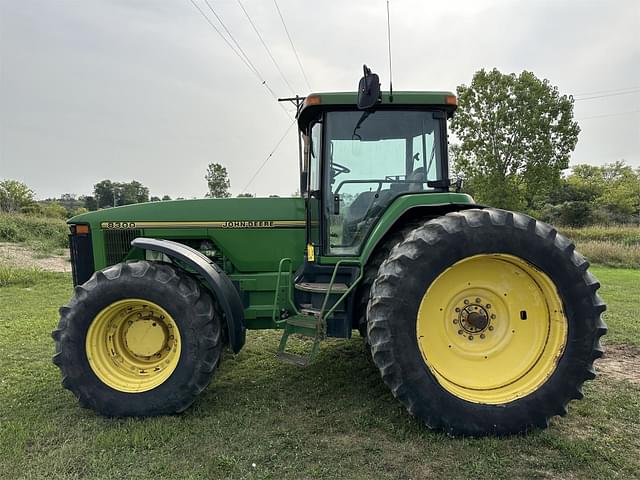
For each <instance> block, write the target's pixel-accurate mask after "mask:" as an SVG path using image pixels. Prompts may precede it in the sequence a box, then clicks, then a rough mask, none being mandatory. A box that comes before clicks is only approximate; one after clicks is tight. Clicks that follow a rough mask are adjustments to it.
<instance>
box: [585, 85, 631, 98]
mask: <svg viewBox="0 0 640 480" xmlns="http://www.w3.org/2000/svg"><path fill="white" fill-rule="evenodd" d="M627 90H640V87H626V88H614V89H613V90H596V91H594V92H584V93H575V94H574V95H573V96H574V97H586V96H589V95H600V94H601V93H618V92H625V91H627Z"/></svg>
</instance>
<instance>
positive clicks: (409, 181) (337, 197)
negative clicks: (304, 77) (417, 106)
mask: <svg viewBox="0 0 640 480" xmlns="http://www.w3.org/2000/svg"><path fill="white" fill-rule="evenodd" d="M433 114H434V112H424V111H422V112H421V111H414V110H411V111H401V110H383V111H376V112H361V111H336V112H328V113H327V114H326V120H325V136H324V138H325V140H324V141H325V144H324V152H325V164H326V165H327V167H326V168H327V173H326V175H325V178H326V179H327V181H328V182H329V185H328V188H326V189H325V192H327V193H328V197H327V198H325V202H324V205H325V218H326V219H327V225H328V229H327V230H328V235H329V242H328V244H329V249H328V250H329V251H328V253H329V254H333V255H350V254H357V253H358V252H359V250H360V246H361V244H362V242H363V240H364V239H365V238H366V235H367V234H368V233H369V231H370V230H371V228H372V227H373V226H374V225H375V223H376V221H377V220H378V218H379V217H380V215H381V214H382V213H383V212H384V210H385V208H386V207H387V206H388V205H389V203H391V201H392V200H393V199H394V198H396V197H397V196H398V195H401V194H405V193H414V192H424V191H430V190H433V188H429V187H428V185H427V181H435V180H442V179H443V178H444V177H443V171H444V170H445V168H444V163H443V154H442V136H441V134H440V124H441V121H440V120H438V119H435V118H434V115H433Z"/></svg>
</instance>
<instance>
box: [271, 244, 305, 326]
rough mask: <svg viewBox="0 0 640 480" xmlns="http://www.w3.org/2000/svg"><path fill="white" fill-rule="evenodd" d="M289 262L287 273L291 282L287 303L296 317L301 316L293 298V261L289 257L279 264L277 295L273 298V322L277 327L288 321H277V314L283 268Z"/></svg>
mask: <svg viewBox="0 0 640 480" xmlns="http://www.w3.org/2000/svg"><path fill="white" fill-rule="evenodd" d="M287 262H288V263H289V269H288V270H287V273H288V276H287V278H288V281H289V288H288V290H287V301H288V303H289V305H290V306H291V308H292V309H293V311H294V312H295V313H296V315H299V314H300V312H299V311H298V309H297V308H296V305H295V303H294V302H293V298H291V277H292V275H293V260H291V259H290V258H288V257H285V258H283V259H281V260H280V263H279V264H278V279H277V280H276V292H275V295H274V296H273V310H272V311H271V320H272V321H273V322H274V323H275V324H276V325H279V324H281V323H284V322H286V321H287V319H286V318H284V319H282V320H280V319H278V320H276V312H277V311H278V297H279V296H280V281H281V279H282V268H283V265H284V264H285V263H287Z"/></svg>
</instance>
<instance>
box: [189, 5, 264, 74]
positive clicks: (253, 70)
mask: <svg viewBox="0 0 640 480" xmlns="http://www.w3.org/2000/svg"><path fill="white" fill-rule="evenodd" d="M189 1H190V2H191V5H193V6H194V7H195V9H196V10H198V12H200V15H202V18H204V19H205V20H206V22H207V23H208V24H209V25H210V26H211V28H213V29H214V30H215V31H216V33H217V34H218V35H219V36H220V38H222V40H224V43H226V44H227V46H228V47H229V48H230V49H231V50H232V51H233V53H235V54H236V55H237V56H238V58H239V59H240V60H242V63H244V64H245V65H246V67H247V68H248V69H249V70H250V71H251V72H252V73H253V74H256V71H255V69H254V68H253V67H252V66H251V65H250V64H249V62H247V60H246V59H245V58H244V57H243V56H242V55H241V54H240V53H239V52H238V51H237V50H236V49H235V48H234V46H233V45H231V43H230V42H229V40H228V39H227V37H225V36H224V35H223V34H222V32H221V31H220V30H219V29H218V27H216V26H215V25H214V23H213V22H212V21H211V19H210V18H209V17H208V16H207V15H206V14H205V13H204V12H203V11H202V9H201V8H200V7H199V6H198V5H197V4H196V2H194V1H193V0H189Z"/></svg>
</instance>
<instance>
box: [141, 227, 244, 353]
mask: <svg viewBox="0 0 640 480" xmlns="http://www.w3.org/2000/svg"><path fill="white" fill-rule="evenodd" d="M131 245H132V246H133V247H136V248H139V249H142V250H151V251H154V252H161V253H163V254H165V255H167V256H168V257H169V258H172V259H176V260H179V261H180V262H182V263H185V264H187V265H188V266H189V267H191V268H193V270H195V271H196V272H197V273H198V274H200V275H201V276H202V278H203V279H204V280H205V281H206V283H207V286H208V287H209V288H210V289H211V291H212V292H213V293H214V295H215V298H216V301H217V302H218V305H220V308H221V309H222V313H223V314H224V317H225V321H226V324H227V328H228V330H229V346H230V347H231V350H232V351H233V352H234V353H238V352H239V351H240V349H241V348H242V347H243V345H244V343H245V340H246V328H245V325H244V308H243V306H242V301H241V299H240V294H239V293H238V291H237V290H236V288H235V287H234V286H233V283H232V282H231V280H230V279H229V277H228V276H227V275H226V274H225V273H224V272H223V271H222V270H221V269H220V267H218V265H216V264H215V263H213V261H211V259H209V258H208V257H206V256H205V255H203V254H202V253H200V252H199V251H197V250H194V249H193V248H191V247H188V246H187V245H183V244H181V243H177V242H172V241H171V240H159V239H157V238H136V239H134V240H133V241H132V242H131Z"/></svg>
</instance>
